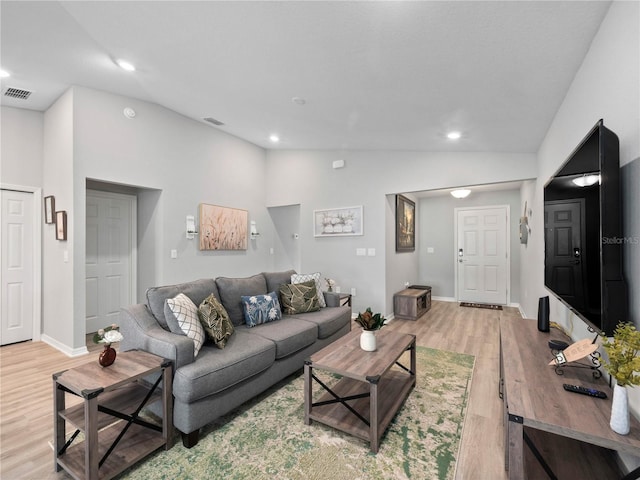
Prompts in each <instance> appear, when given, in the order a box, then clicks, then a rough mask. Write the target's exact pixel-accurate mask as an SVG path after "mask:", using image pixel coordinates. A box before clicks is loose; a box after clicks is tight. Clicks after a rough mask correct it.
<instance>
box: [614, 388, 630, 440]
mask: <svg viewBox="0 0 640 480" xmlns="http://www.w3.org/2000/svg"><path fill="white" fill-rule="evenodd" d="M609 426H611V430H613V431H614V432H616V433H619V434H620V435H627V434H628V433H629V428H630V423H629V396H628V392H627V387H623V386H620V385H618V384H617V383H616V384H615V386H614V387H613V402H612V403H611V420H610V421H609Z"/></svg>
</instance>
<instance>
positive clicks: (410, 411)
mask: <svg viewBox="0 0 640 480" xmlns="http://www.w3.org/2000/svg"><path fill="white" fill-rule="evenodd" d="M405 355H406V356H407V358H406V360H403V361H402V363H403V365H407V366H408V365H409V360H408V354H405ZM416 357H417V370H418V374H417V385H416V387H415V389H414V390H413V391H412V392H411V394H410V395H409V398H407V400H406V402H405V404H404V406H403V407H401V409H400V411H399V412H398V414H397V415H396V417H395V419H394V420H393V422H392V423H391V425H390V426H389V428H388V429H387V432H386V434H385V436H384V437H383V438H382V442H381V445H380V450H379V452H378V454H377V455H374V454H372V453H371V452H370V451H369V444H368V443H366V442H364V441H362V440H360V439H357V438H354V437H351V436H350V435H348V434H343V433H342V432H339V431H337V430H334V429H332V428H330V427H326V426H324V425H322V424H319V423H317V422H313V423H312V424H311V425H305V424H304V407H303V402H304V400H303V399H304V397H303V377H302V375H301V374H298V375H295V376H292V377H289V378H288V379H287V380H286V381H285V382H282V383H280V384H279V385H277V386H276V387H274V388H272V389H270V390H268V391H267V392H265V393H264V394H262V395H260V396H259V397H257V398H256V399H254V400H253V401H251V402H249V403H247V404H245V405H244V406H243V407H241V408H240V409H238V410H235V411H234V412H232V413H231V414H229V415H226V416H225V417H223V418H221V419H220V420H219V421H218V422H216V423H215V424H212V425H209V426H207V427H205V428H204V429H202V430H201V439H200V442H199V443H198V444H197V445H196V446H195V447H193V448H192V449H186V448H184V447H183V446H182V444H181V443H177V444H176V445H175V446H174V447H173V448H172V449H171V450H169V451H164V450H160V451H158V452H156V453H155V454H154V455H152V456H150V457H148V458H147V459H146V460H143V461H142V462H141V463H140V464H139V465H138V466H136V467H133V468H131V469H130V470H127V471H126V472H124V473H123V475H122V477H121V478H127V479H132V480H133V479H135V480H140V479H153V480H158V479H171V480H174V479H177V478H180V479H194V480H195V479H198V480H204V479H252V480H258V479H273V478H278V479H289V480H295V479H301V480H302V479H304V480H315V479H317V480H320V479H331V480H340V479H348V480H356V479H384V480H387V479H389V478H394V479H399V478H414V479H421V480H425V479H452V478H454V475H455V467H456V457H457V455H458V450H459V445H460V437H461V435H462V428H463V424H464V416H465V410H466V405H467V399H468V396H469V387H470V383H471V375H472V372H473V364H474V357H473V356H471V355H464V354H459V353H453V352H446V351H442V350H434V349H431V348H424V347H418V348H417V356H416ZM317 372H318V371H317V370H316V371H315V373H317ZM331 380H332V379H330V378H329V381H331ZM314 398H317V396H314Z"/></svg>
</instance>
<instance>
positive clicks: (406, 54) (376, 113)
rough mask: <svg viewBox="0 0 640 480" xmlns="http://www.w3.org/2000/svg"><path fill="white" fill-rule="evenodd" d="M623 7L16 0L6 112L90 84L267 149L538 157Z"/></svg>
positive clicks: (5, 37)
mask: <svg viewBox="0 0 640 480" xmlns="http://www.w3.org/2000/svg"><path fill="white" fill-rule="evenodd" d="M608 7H609V2H602V1H566V2H561V1H534V2H527V1H497V2H491V1H469V2H467V1H442V2H437V1H422V2H403V1H400V2H328V1H315V2H313V1H310V2H307V1H300V2H296V1H290V2H266V1H265V2H214V1H199V2H177V1H165V2H157V1H155V2H150V1H141V2H132V1H124V2H113V1H108V2H94V1H75V2H50V1H47V2H24V1H23V2H14V1H6V0H3V1H2V2H0V8H1V12H0V13H1V18H0V20H1V45H0V47H1V50H0V54H1V56H0V63H1V66H2V69H4V70H7V71H9V72H10V73H11V74H12V76H11V77H9V78H5V79H2V97H1V103H2V105H7V106H13V107H21V108H29V109H34V110H46V109H47V108H48V107H49V106H50V105H51V104H52V103H53V102H54V101H55V100H56V99H57V98H58V97H59V96H60V95H61V94H62V93H63V92H64V91H65V90H66V89H67V88H69V87H70V86H71V85H80V86H85V87H91V88H95V89H99V90H105V91H109V92H114V93H118V94H122V95H126V96H130V97H134V98H139V99H142V100H146V101H149V102H154V103H158V104H160V105H163V106H165V107H167V108H169V109H171V110H174V111H176V112H179V113H180V114H182V115H185V116H187V117H191V118H194V119H196V120H198V121H201V122H202V118H203V117H213V118H215V119H217V120H220V121H222V122H224V124H225V125H224V126H222V127H211V128H219V129H220V130H223V131H225V132H228V133H231V134H233V135H236V136H238V137H241V138H243V139H246V140H248V141H250V142H253V143H255V144H257V145H260V146H262V147H265V148H286V149H294V148H295V149H338V150H354V149H359V150H360V149H362V150H421V151H494V152H536V151H537V149H538V147H539V145H540V143H541V141H542V139H543V138H544V135H545V134H546V131H547V129H548V128H549V125H550V123H551V121H552V119H553V117H554V115H555V113H556V111H557V109H558V107H559V105H560V103H561V102H562V100H563V98H564V96H565V94H566V92H567V89H568V87H569V85H570V83H571V81H572V79H573V77H574V75H575V73H576V71H577V69H578V68H579V66H580V64H581V63H582V60H583V58H584V56H585V54H586V52H587V51H588V49H589V46H590V44H591V41H592V39H593V37H594V35H595V33H596V31H597V29H598V27H599V25H600V23H601V21H602V19H603V17H604V16H605V15H606V12H607V9H608ZM116 58H125V59H127V60H129V61H131V62H132V63H134V64H135V65H136V67H137V71H136V72H134V73H127V72H125V71H123V70H121V69H119V68H118V67H117V66H116V65H115V64H114V61H113V60H114V59H116ZM7 87H15V88H21V89H26V90H30V91H33V93H32V95H31V96H30V97H29V99H28V100H16V99H12V98H8V97H5V96H4V92H5V91H6V88H7ZM293 97H302V98H304V99H305V100H306V104H305V105H302V106H301V105H298V104H295V103H294V102H292V98H293ZM450 129H458V130H460V131H462V134H463V137H462V139H460V140H458V141H457V142H452V141H450V140H448V139H446V137H445V133H446V132H447V131H449V130H450ZM272 133H276V134H278V135H279V136H280V138H281V141H280V143H279V144H278V145H277V146H275V145H272V144H271V143H270V142H269V135H270V134H272Z"/></svg>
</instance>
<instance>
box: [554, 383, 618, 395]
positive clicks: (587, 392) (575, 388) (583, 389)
mask: <svg viewBox="0 0 640 480" xmlns="http://www.w3.org/2000/svg"><path fill="white" fill-rule="evenodd" d="M562 386H563V387H564V389H565V390H566V391H567V392H574V393H581V394H583V395H589V396H590V397H598V398H607V394H606V393H604V392H603V391H600V390H596V389H595V388H586V387H581V386H579V385H569V384H568V383H565V384H563V385H562Z"/></svg>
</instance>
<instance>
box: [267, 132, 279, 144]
mask: <svg viewBox="0 0 640 480" xmlns="http://www.w3.org/2000/svg"><path fill="white" fill-rule="evenodd" d="M269 140H271V141H272V142H273V143H278V142H279V141H280V137H279V136H278V135H275V134H273V135H270V136H269Z"/></svg>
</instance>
